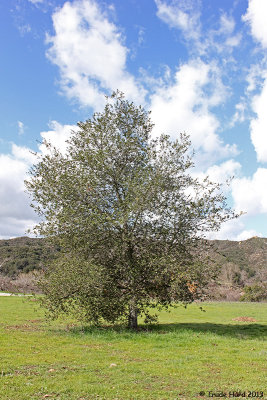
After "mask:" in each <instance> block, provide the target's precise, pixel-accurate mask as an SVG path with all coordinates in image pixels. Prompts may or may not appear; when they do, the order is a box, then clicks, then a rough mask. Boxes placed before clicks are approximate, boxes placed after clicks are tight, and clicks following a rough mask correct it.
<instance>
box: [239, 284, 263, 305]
mask: <svg viewBox="0 0 267 400" xmlns="http://www.w3.org/2000/svg"><path fill="white" fill-rule="evenodd" d="M262 300H267V285H258V284H254V285H251V286H246V287H244V294H243V295H242V296H241V298H240V301H262Z"/></svg>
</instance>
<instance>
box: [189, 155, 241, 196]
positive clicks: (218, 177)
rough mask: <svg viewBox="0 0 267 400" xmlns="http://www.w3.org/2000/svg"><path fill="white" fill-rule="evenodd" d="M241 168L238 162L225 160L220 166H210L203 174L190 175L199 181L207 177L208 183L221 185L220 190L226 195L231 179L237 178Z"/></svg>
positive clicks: (229, 188) (194, 173)
mask: <svg viewBox="0 0 267 400" xmlns="http://www.w3.org/2000/svg"><path fill="white" fill-rule="evenodd" d="M241 168H242V166H241V164H240V163H239V162H237V161H235V160H227V161H225V162H223V163H221V164H218V165H216V164H215V165H212V166H210V167H209V168H208V169H207V170H206V171H205V172H193V174H192V175H193V176H194V177H196V178H199V179H201V180H203V179H204V178H205V177H206V176H208V177H209V180H210V181H212V182H217V183H220V184H222V185H223V187H222V189H223V190H224V193H226V192H229V191H230V190H231V186H230V181H231V179H232V178H234V177H235V178H236V177H237V176H239V174H240V172H241ZM228 182H229V183H228Z"/></svg>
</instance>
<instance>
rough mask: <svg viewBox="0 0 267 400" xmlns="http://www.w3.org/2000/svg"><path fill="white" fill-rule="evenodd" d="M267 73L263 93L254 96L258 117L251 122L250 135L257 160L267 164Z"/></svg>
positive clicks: (254, 105)
mask: <svg viewBox="0 0 267 400" xmlns="http://www.w3.org/2000/svg"><path fill="white" fill-rule="evenodd" d="M266 105H267V73H266V72H265V81H264V83H263V88H262V91H261V93H260V94H259V95H256V96H254V98H253V100H252V109H253V111H254V112H255V113H256V114H257V117H256V118H254V119H252V120H251V123H250V131H251V132H250V133H251V141H252V143H253V145H254V148H255V151H256V153H257V159H258V161H260V162H267V113H266Z"/></svg>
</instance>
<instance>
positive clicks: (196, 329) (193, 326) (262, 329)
mask: <svg viewBox="0 0 267 400" xmlns="http://www.w3.org/2000/svg"><path fill="white" fill-rule="evenodd" d="M67 331H68V332H69V333H71V334H74V335H77V334H87V335H96V336H110V335H115V336H116V337H123V338H127V337H128V338H130V337H131V338H132V337H133V335H150V334H151V335H155V334H158V335H167V334H179V333H184V332H185V331H187V332H190V333H194V334H205V333H208V334H210V333H211V334H215V335H219V336H227V337H233V338H237V339H259V340H266V338H267V325H261V324H255V323H246V324H244V323H243V324H213V323H209V322H206V323H180V324H158V325H157V324H154V325H147V326H146V325H140V327H139V329H138V331H132V330H130V329H128V328H126V327H124V326H122V325H113V326H98V327H97V326H82V327H81V326H72V327H69V328H68V329H67Z"/></svg>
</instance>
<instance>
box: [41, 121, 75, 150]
mask: <svg viewBox="0 0 267 400" xmlns="http://www.w3.org/2000/svg"><path fill="white" fill-rule="evenodd" d="M49 128H50V130H49V131H44V132H41V133H40V135H41V137H42V139H43V140H45V141H47V142H49V143H51V144H52V146H54V147H56V148H57V149H58V150H60V151H61V153H63V154H64V153H65V152H66V150H67V147H68V144H67V140H68V139H69V138H70V137H71V133H72V132H75V131H77V130H78V129H79V128H78V126H77V125H62V124H60V123H59V122H57V121H51V122H50V123H49ZM39 150H40V152H41V153H42V154H46V153H47V149H46V147H45V145H44V144H41V145H40V146H39Z"/></svg>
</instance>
